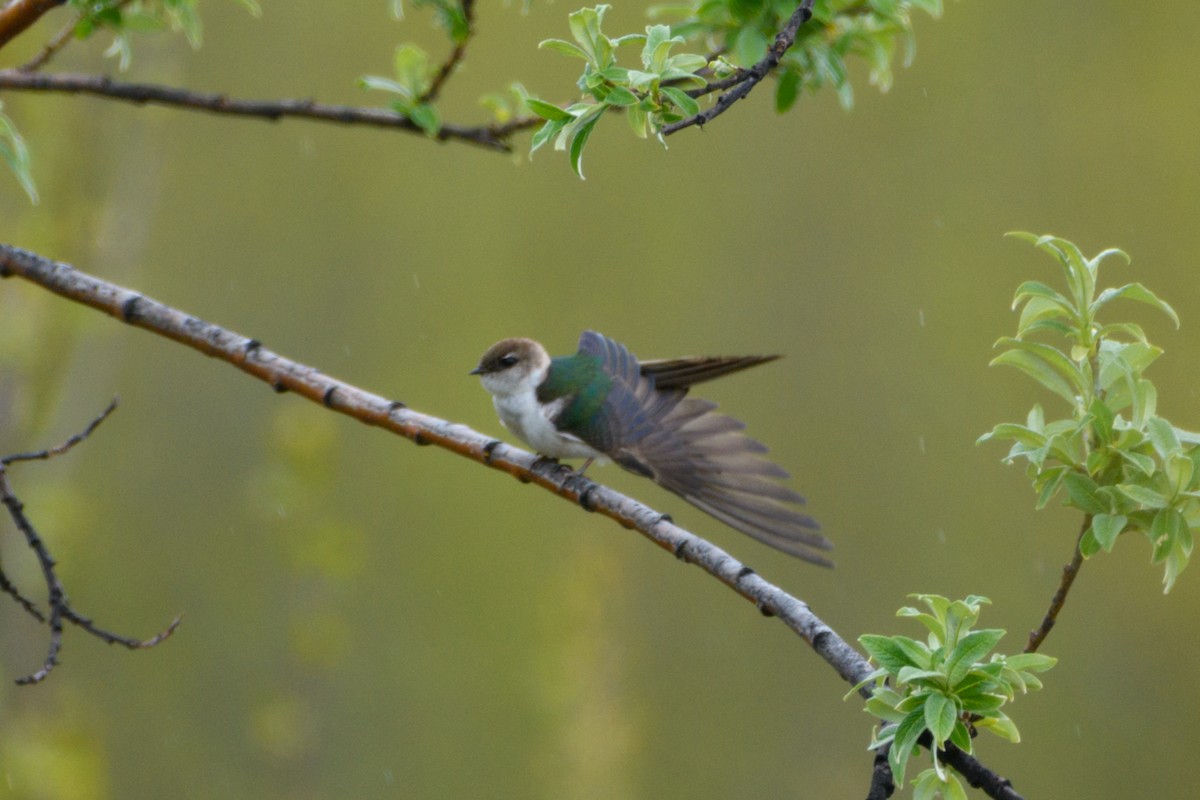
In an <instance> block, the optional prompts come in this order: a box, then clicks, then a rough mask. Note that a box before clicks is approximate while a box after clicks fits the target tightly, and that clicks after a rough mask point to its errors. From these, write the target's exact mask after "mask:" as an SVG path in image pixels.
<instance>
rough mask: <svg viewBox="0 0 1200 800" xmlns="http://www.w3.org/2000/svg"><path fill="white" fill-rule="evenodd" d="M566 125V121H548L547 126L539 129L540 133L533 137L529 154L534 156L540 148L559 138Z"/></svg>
mask: <svg viewBox="0 0 1200 800" xmlns="http://www.w3.org/2000/svg"><path fill="white" fill-rule="evenodd" d="M568 116H570V115H568ZM572 119H574V117H572ZM566 125H567V123H566V122H565V121H564V120H554V119H552V120H547V121H546V124H545V125H543V126H542V127H541V128H539V129H538V132H537V133H535V134H534V135H533V139H532V140H531V141H530V143H529V154H530V155H533V153H534V152H535V151H536V150H537V149H538V148H539V147H541V146H542V145H544V144H545V143H546V142H548V141H550V140H551V139H553V138H554V137H555V136H557V135H558V134H559V133H560V132H561V131H562V129H563V128H565V127H566Z"/></svg>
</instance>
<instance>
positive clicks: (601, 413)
mask: <svg viewBox="0 0 1200 800" xmlns="http://www.w3.org/2000/svg"><path fill="white" fill-rule="evenodd" d="M777 358H779V356H775V355H767V356H732V357H724V356H698V357H697V356H685V357H682V358H669V359H658V360H651V361H639V360H638V359H637V358H636V357H635V356H634V355H633V354H632V353H631V352H630V351H629V349H628V348H626V347H625V346H624V345H623V344H621V343H619V342H617V341H614V340H613V339H610V338H609V337H607V336H605V335H603V334H601V333H597V332H595V331H584V332H583V333H582V334H581V335H580V337H579V349H578V352H576V353H575V354H574V355H568V356H560V357H557V358H551V357H550V355H549V353H548V352H547V350H546V348H545V347H544V346H542V345H541V344H540V343H539V342H537V341H535V340H533V339H525V338H509V339H502V340H500V341H499V342H497V343H496V344H494V345H492V346H491V347H490V348H488V350H487V351H486V352H485V353H484V354H483V356H482V357H481V358H480V359H479V363H478V365H476V367H475V368H474V369H472V370H471V371H470V374H471V375H478V376H479V378H480V381H481V382H482V384H483V387H484V388H485V389H486V390H487V391H488V392H489V393H490V394H491V396H492V404H493V405H494V406H495V409H496V413H497V414H498V415H499V417H500V422H501V424H502V425H504V427H505V428H507V429H508V430H509V431H511V432H512V433H513V434H515V435H516V436H517V437H518V438H520V439H521V440H522V441H523V442H525V443H526V444H527V445H529V446H530V447H532V448H533V449H534V450H536V451H537V452H538V453H539V454H540V455H542V456H545V457H548V458H552V459H555V460H557V459H576V458H582V459H585V462H584V464H583V466H582V467H581V468H580V470H579V473H580V474H581V475H582V473H583V472H584V471H585V470H586V469H587V468H588V466H589V465H591V464H592V462H593V461H595V462H599V463H604V462H608V461H611V462H614V463H616V464H617V465H619V466H621V467H623V468H624V469H626V470H628V471H629V472H632V473H634V474H637V475H641V476H643V477H646V478H650V479H651V480H653V481H654V482H655V483H657V484H658V485H659V486H662V487H663V488H664V489H666V490H668V491H670V492H673V493H674V494H676V495H678V496H679V497H682V498H683V499H684V500H686V501H687V502H688V503H690V504H691V505H693V506H695V507H696V508H698V509H700V510H701V511H704V512H705V513H707V514H709V515H710V516H712V517H714V518H716V519H718V520H720V521H721V522H723V523H725V524H727V525H729V526H730V527H732V528H735V529H736V530H738V531H741V532H742V533H745V534H747V535H749V536H751V537H753V538H754V539H757V540H758V541H760V542H762V543H764V544H766V545H769V546H771V547H773V548H775V549H777V550H781V551H783V552H785V553H788V554H790V555H793V556H796V557H798V558H801V559H803V560H805V561H809V562H812V563H814V564H820V565H822V566H832V562H831V561H830V560H829V559H828V558H826V557H825V556H823V555H821V551H827V550H830V549H832V544H831V543H830V541H829V540H828V539H826V538H825V537H824V536H822V535H821V534H820V533H818V530H819V529H820V526H819V525H818V524H817V522H816V521H815V520H813V518H812V517H810V516H808V515H807V514H804V513H803V512H801V511H799V510H798V508H797V507H798V506H801V505H803V504H804V502H805V501H804V498H803V497H802V496H801V495H799V494H798V493H796V492H794V491H793V490H791V489H790V488H788V487H787V486H785V485H783V484H782V483H781V481H782V480H784V479H786V478H788V477H789V475H788V473H787V472H786V471H785V470H784V469H783V468H782V467H779V466H778V465H776V464H774V463H773V462H771V461H768V460H767V459H765V458H764V457H763V454H765V453H766V452H767V448H766V447H765V446H764V445H762V444H761V443H759V442H757V441H755V440H754V439H752V438H750V437H749V436H746V435H745V434H743V433H742V432H741V431H742V430H743V429H744V428H745V427H746V426H745V424H744V423H742V422H740V421H738V420H736V419H734V418H733V417H730V416H727V415H724V414H720V413H717V411H716V410H715V409H716V408H717V404H716V403H713V402H711V401H708V400H702V399H699V398H696V397H691V396H689V395H688V390H689V389H690V388H691V387H692V386H693V385H695V384H697V383H702V382H704V381H708V380H712V379H713V378H719V377H722V376H724V375H728V374H730V373H733V372H739V371H741V370H744V369H748V368H750V367H754V366H758V365H759V364H765V363H767V362H770V361H774V360H776V359H777Z"/></svg>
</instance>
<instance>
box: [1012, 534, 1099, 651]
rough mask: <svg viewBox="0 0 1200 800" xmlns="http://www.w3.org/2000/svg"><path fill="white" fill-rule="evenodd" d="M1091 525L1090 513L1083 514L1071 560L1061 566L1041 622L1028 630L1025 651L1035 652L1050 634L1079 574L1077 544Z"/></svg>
mask: <svg viewBox="0 0 1200 800" xmlns="http://www.w3.org/2000/svg"><path fill="white" fill-rule="evenodd" d="M1091 527H1092V515H1091V514H1084V515H1083V524H1082V525H1080V526H1079V536H1078V537H1077V538H1076V539H1075V552H1074V554H1072V556H1071V560H1070V561H1068V562H1067V564H1066V566H1064V567H1063V571H1062V578H1061V579H1060V580H1059V583H1058V590H1057V591H1055V592H1054V597H1052V598H1051V599H1050V608H1048V609H1046V616H1045V617H1043V618H1042V624H1041V625H1039V626H1038V627H1037V628H1035V629H1034V630H1032V631H1030V632H1029V643H1028V644H1027V645H1025V652H1026V653H1033V652H1036V651H1037V649H1038V648H1039V647H1041V646H1042V642H1044V641H1045V640H1046V637H1047V636H1049V635H1050V631H1051V629H1052V628H1054V623H1056V622H1057V621H1058V613H1059V612H1060V611H1062V607H1063V605H1064V604H1065V603H1066V602H1067V593H1068V592H1070V591H1071V585H1072V584H1074V583H1075V576H1076V575H1078V574H1079V568H1080V567H1081V566H1083V551H1081V550H1080V549H1079V545H1080V543H1081V542H1082V541H1083V536H1084V534H1086V533H1087V532H1088V529H1089V528H1091Z"/></svg>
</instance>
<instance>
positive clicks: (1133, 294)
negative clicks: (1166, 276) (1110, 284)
mask: <svg viewBox="0 0 1200 800" xmlns="http://www.w3.org/2000/svg"><path fill="white" fill-rule="evenodd" d="M1106 252H1114V251H1106ZM1115 252H1118V253H1121V251H1119V250H1117V251H1115ZM1103 255H1104V253H1101V254H1100V256H1097V258H1100V257H1101V256H1103ZM1121 255H1123V256H1124V255H1125V254H1124V253H1121ZM1125 258H1126V260H1128V259H1129V256H1125ZM1118 297H1125V298H1128V299H1129V300H1136V301H1138V302H1139V303H1146V304H1147V305H1151V306H1154V307H1155V308H1157V309H1158V310H1160V311H1162V312H1163V313H1164V314H1166V315H1167V316H1168V317H1170V318H1171V321H1172V322H1174V323H1175V327H1176V328H1178V327H1179V315H1178V314H1177V313H1175V309H1173V308H1171V306H1170V305H1169V304H1168V303H1167V302H1166V301H1165V300H1161V299H1159V297H1158V296H1157V295H1156V294H1154V292H1152V291H1150V290H1149V289H1147V288H1146V287H1145V286H1142V285H1141V284H1140V283H1127V284H1125V285H1124V286H1122V287H1120V288H1118V289H1105V290H1104V291H1103V292H1101V293H1100V296H1099V297H1097V298H1096V302H1095V303H1093V304H1092V312H1093V313H1095V312H1096V311H1099V310H1100V309H1101V308H1102V307H1103V306H1105V305H1106V304H1107V303H1108V302H1109V301H1111V300H1116V299H1117V298H1118Z"/></svg>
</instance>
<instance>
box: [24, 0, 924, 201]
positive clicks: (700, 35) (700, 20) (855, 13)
mask: <svg viewBox="0 0 1200 800" xmlns="http://www.w3.org/2000/svg"><path fill="white" fill-rule="evenodd" d="M238 2H240V3H241V4H242V5H243V6H245V7H246V8H247V9H248V10H249V11H250V12H251V13H252V14H254V15H255V16H258V15H259V14H261V10H260V9H259V6H258V4H257V2H255V0H238ZM412 5H414V6H416V7H418V8H424V9H430V10H431V11H432V12H433V15H434V19H435V21H436V24H437V25H438V26H439V27H440V28H442V29H443V31H444V32H445V34H446V36H447V38H448V39H449V41H450V44H451V47H450V51H449V53H448V54H447V56H446V57H445V58H444V59H443V60H442V61H440V62H435V61H434V60H432V59H431V58H430V57H429V56H428V55H427V54H426V53H425V51H424V50H422V49H421V48H420V47H417V46H416V45H414V44H411V43H401V44H400V45H398V46H397V48H396V50H395V54H394V56H393V74H392V75H391V76H378V75H365V76H363V77H361V78H359V79H358V82H359V85H360V86H362V87H364V88H367V89H372V90H378V91H383V92H386V93H388V94H389V95H391V98H392V99H391V101H390V102H389V103H388V104H387V106H386V107H372V106H344V105H329V104H324V103H318V102H317V101H315V100H312V99H264V100H250V99H239V98H236V97H231V96H230V94H229V93H225V92H197V91H194V90H190V89H186V88H183V87H175V86H165V85H162V84H156V83H133V82H126V81H121V80H117V79H116V78H114V77H113V76H112V75H97V74H79V73H56V74H43V73H42V69H43V67H45V66H46V65H47V64H48V63H49V62H50V60H51V59H52V58H53V57H54V56H55V55H56V54H58V53H59V52H60V51H62V50H63V49H64V48H66V47H67V46H68V45H69V44H70V43H71V42H73V41H77V40H81V39H89V38H92V37H94V36H96V35H98V34H101V33H107V34H111V36H112V44H111V46H110V47H109V48H108V50H107V51H106V54H108V55H111V56H113V57H115V58H116V59H117V60H118V67H119V69H120V70H122V71H123V70H124V69H125V68H126V67H127V66H128V65H129V63H130V61H131V59H132V58H133V35H134V32H135V31H136V32H138V33H146V32H157V31H170V32H177V33H180V34H182V35H183V36H184V37H186V39H187V41H188V42H189V43H190V44H191V45H192V46H193V47H198V46H199V45H200V42H201V24H200V16H199V12H198V10H197V0H9V2H8V3H7V4H6V5H4V6H3V7H0V49H2V48H3V47H4V45H5V44H7V43H8V42H9V41H11V40H12V39H14V38H16V37H17V36H19V35H21V34H22V33H24V32H25V31H27V30H28V29H29V27H30V26H31V25H32V24H33V23H34V22H36V21H37V20H38V19H40V18H41V17H42V16H43V15H45V14H47V13H48V12H50V11H52V10H54V9H55V8H57V7H60V6H63V7H67V8H69V9H70V10H71V11H72V12H73V16H72V18H71V20H70V21H69V22H68V23H67V24H66V25H64V26H63V27H62V28H61V29H60V30H59V32H58V33H56V34H55V35H54V36H53V37H51V38H50V40H49V41H47V42H46V44H45V45H44V46H43V47H42V48H41V50H40V51H39V52H38V54H37V55H36V56H34V57H33V58H32V59H30V60H28V61H26V62H25V63H24V64H20V65H18V66H13V67H10V68H8V69H0V93H3V92H6V91H7V92H31V93H65V94H76V95H86V96H90V97H97V98H104V99H108V100H118V101H124V102H129V103H134V104H138V105H147V104H152V105H159V106H166V107H170V108H176V109H181V110H188V111H202V112H205V113H211V114H221V115H230V116H236V117H252V118H258V119H266V120H280V119H288V118H290V119H305V120H311V121H320V122H332V123H336V124H339V125H365V126H368V127H384V128H390V129H393V130H397V131H404V132H407V133H418V134H423V135H425V136H427V137H429V138H431V139H433V140H435V141H439V142H463V143H467V144H474V145H478V146H482V147H485V148H487V149H490V150H494V151H498V152H510V151H512V150H513V141H512V140H513V138H514V137H515V135H516V134H518V133H520V132H522V131H525V130H529V129H532V128H535V127H538V126H541V130H540V131H539V132H538V133H537V134H536V135H535V136H534V138H533V140H532V142H531V146H530V152H533V151H535V150H537V149H538V148H540V147H541V146H542V145H543V144H545V143H546V142H547V141H550V140H554V141H555V147H556V149H562V150H567V151H569V153H570V156H571V158H570V162H571V165H572V168H573V169H575V171H576V172H577V173H579V174H580V175H582V167H581V160H582V154H583V150H584V147H585V145H586V144H587V141H588V138H589V137H590V135H591V133H592V131H593V129H594V128H595V127H596V123H597V122H598V121H599V119H600V117H601V116H602V115H603V113H604V112H605V111H620V112H623V113H624V114H625V115H626V117H627V118H628V120H629V123H630V126H631V127H632V130H633V132H634V134H635V135H636V136H638V137H641V138H648V137H651V136H653V137H654V138H657V139H659V140H660V141H663V140H664V139H665V137H666V136H670V135H672V134H674V133H677V132H678V131H680V130H683V129H685V128H688V127H692V126H703V125H704V124H706V123H708V122H711V121H712V120H713V119H715V118H716V117H717V116H719V115H721V114H723V113H725V112H726V111H728V110H729V108H731V107H732V106H733V105H734V104H735V103H736V102H737V101H738V100H740V99H742V98H744V97H746V96H747V95H748V94H749V93H750V92H751V91H752V90H753V89H754V88H755V87H756V86H758V85H759V84H760V83H761V82H763V81H764V80H765V79H766V78H767V77H768V76H776V77H778V83H777V89H776V95H775V106H776V109H777V110H779V111H784V110H787V109H788V108H790V107H791V106H792V105H793V104H794V103H795V101H796V99H797V98H798V97H799V95H800V93H801V91H802V90H804V89H807V90H809V91H816V90H818V89H820V88H821V87H823V86H826V85H828V86H832V87H833V89H834V90H835V91H836V92H837V93H838V96H839V98H840V99H841V101H842V103H843V104H844V105H846V106H849V105H850V104H851V102H852V98H853V89H852V87H851V84H850V81H849V77H848V68H847V63H846V59H847V58H848V57H853V56H858V57H861V58H864V59H866V61H867V62H868V64H869V66H870V81H871V83H873V84H875V85H877V86H879V87H880V89H883V90H886V89H887V87H888V86H889V85H890V82H891V63H892V60H893V53H894V52H895V50H896V48H897V45H898V43H902V44H904V45H905V47H906V48H907V51H908V54H907V56H906V62H907V61H908V60H910V59H911V56H912V41H913V39H912V12H913V11H914V10H921V11H924V12H927V13H929V14H930V15H933V16H938V15H940V14H941V11H942V2H941V0H801V1H800V2H796V1H795V0H770V1H769V2H765V3H761V4H745V3H740V2H736V0H716V2H699V0H695V2H693V3H690V4H684V5H681V6H672V7H670V8H652V9H650V10H649V11H648V13H652V14H656V15H674V17H675V19H674V20H673V21H672V22H671V24H669V25H668V24H661V23H660V24H655V25H650V26H648V27H647V28H646V29H645V33H633V34H628V35H625V36H619V37H616V38H609V37H608V36H607V35H606V34H605V33H604V32H603V31H602V30H601V21H602V19H603V16H604V13H605V11H606V10H607V9H608V6H604V5H601V6H596V7H594V8H583V9H580V10H578V11H575V12H573V13H571V14H570V15H569V16H568V24H569V27H570V29H571V34H572V37H573V38H574V40H575V41H574V42H566V41H562V40H548V41H546V42H543V43H542V46H543V47H546V48H549V49H553V50H557V51H559V52H563V53H566V54H568V55H571V56H575V57H580V58H583V60H584V61H585V62H586V64H585V68H584V73H583V75H582V76H581V77H580V79H579V81H578V84H577V85H578V87H579V88H580V89H581V90H582V91H583V99H582V100H580V101H579V102H575V103H569V104H566V105H565V106H562V105H558V104H556V103H552V102H548V101H546V100H543V99H539V98H536V97H533V98H531V97H530V94H529V92H528V91H527V90H526V89H525V87H524V86H523V85H522V84H521V83H520V82H512V83H511V84H510V85H509V86H507V87H505V88H498V89H497V90H496V91H493V92H490V93H488V94H486V95H484V96H483V97H481V98H480V103H481V104H482V105H483V106H484V107H485V108H487V109H488V110H489V111H490V113H491V120H490V121H489V122H485V123H480V124H475V125H470V124H462V123H450V122H446V121H445V120H444V119H443V117H442V114H441V111H440V110H439V108H438V106H437V101H438V100H439V99H440V98H441V96H442V94H443V93H444V91H445V89H446V88H447V86H448V85H449V83H450V81H451V80H452V79H453V77H454V75H455V74H456V73H457V72H458V70H459V68H460V67H461V66H462V64H463V63H464V62H465V60H466V58H467V49H468V47H469V45H470V43H471V42H472V41H473V40H474V38H475V35H476V28H475V0H412ZM392 7H393V14H394V15H395V16H397V17H402V16H403V14H402V11H403V7H402V3H400V2H394V3H393V4H392ZM630 43H640V44H642V45H643V49H642V58H641V65H640V68H637V69H629V68H626V67H623V66H620V65H618V64H617V57H616V54H617V49H618V48H619V47H621V46H622V45H626V44H630ZM689 45H696V46H698V47H699V46H703V47H704V48H705V50H704V54H700V53H689V52H676V53H675V54H673V55H672V54H671V52H670V51H671V50H672V49H675V50H677V51H678V50H679V49H680V48H682V47H687V46H689ZM714 45H715V46H714ZM561 94H565V92H562V93H560V96H561ZM710 96H715V100H714V101H713V103H712V105H710V106H709V107H707V108H702V106H701V102H702V101H703V100H705V98H707V97H710ZM530 112H532V113H530ZM0 158H3V159H4V160H5V161H6V162H7V164H8V165H9V167H10V169H11V170H12V171H13V172H14V174H16V176H17V177H18V180H19V181H20V183H21V185H22V187H23V188H24V189H25V191H26V193H27V194H28V195H29V196H30V198H31V199H34V200H35V201H36V198H37V195H36V189H35V185H34V180H33V177H32V171H31V159H30V153H29V147H28V145H27V143H26V142H25V140H24V139H23V138H22V137H21V135H20V133H19V130H18V127H17V124H16V122H15V121H14V120H13V119H11V118H10V117H8V116H5V114H4V112H3V110H2V106H0Z"/></svg>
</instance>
